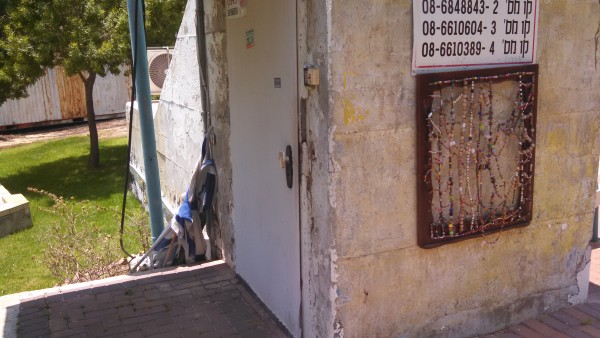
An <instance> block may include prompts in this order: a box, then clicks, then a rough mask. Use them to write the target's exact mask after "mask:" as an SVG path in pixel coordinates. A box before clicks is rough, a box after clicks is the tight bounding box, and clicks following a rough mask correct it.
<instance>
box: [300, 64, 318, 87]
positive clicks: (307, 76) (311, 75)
mask: <svg viewBox="0 0 600 338" xmlns="http://www.w3.org/2000/svg"><path fill="white" fill-rule="evenodd" d="M304 85H305V86H307V87H310V86H318V85H319V68H318V67H317V66H313V65H305V66H304Z"/></svg>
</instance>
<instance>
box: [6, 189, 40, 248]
mask: <svg viewBox="0 0 600 338" xmlns="http://www.w3.org/2000/svg"><path fill="white" fill-rule="evenodd" d="M32 226H33V223H32V222H31V212H30V210H29V201H28V200H27V199H26V198H25V196H23V195H22V194H15V195H11V194H10V193H9V192H8V190H6V188H4V187H3V186H2V185H0V237H4V236H8V235H10V234H12V233H14V232H17V231H19V230H23V229H27V228H31V227H32Z"/></svg>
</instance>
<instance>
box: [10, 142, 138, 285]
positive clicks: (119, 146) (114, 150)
mask: <svg viewBox="0 0 600 338" xmlns="http://www.w3.org/2000/svg"><path fill="white" fill-rule="evenodd" d="M88 153H89V138H88V137H71V138H67V139H62V140H56V141H48V142H40V143H34V144H30V145H24V146H20V147H16V148H8V149H3V150H0V184H2V185H3V186H4V187H5V188H6V189H8V191H10V192H11V193H12V194H17V193H21V194H23V195H25V197H26V198H27V199H28V200H29V202H30V209H31V216H32V220H33V227H32V228H30V229H27V230H24V231H20V232H18V233H15V234H12V235H10V236H7V237H4V238H0V296H2V295H6V294H10V293H15V292H21V291H27V290H35V289H41V288H47V287H52V286H54V285H56V284H57V283H60V282H61V281H60V280H59V279H57V278H55V277H53V276H52V274H51V273H50V271H49V270H48V268H46V267H45V266H44V265H43V264H42V263H41V260H43V259H44V257H43V254H42V253H43V249H44V246H45V245H46V244H47V243H45V242H44V239H45V238H49V236H50V235H51V234H49V232H50V231H51V228H52V225H53V224H54V223H55V222H56V221H58V220H59V217H58V216H57V215H54V214H52V213H50V212H48V211H45V210H43V208H47V207H49V206H51V205H52V204H53V202H52V200H51V199H50V198H49V197H47V196H45V195H40V194H38V193H34V192H30V191H28V190H27V188H28V187H33V188H36V189H41V190H45V191H48V192H50V193H53V194H56V195H58V196H62V197H64V198H65V199H68V203H74V204H75V205H77V203H79V201H82V200H89V201H90V203H91V204H92V205H98V206H100V207H102V210H100V211H98V212H95V213H94V215H92V216H91V217H90V223H95V224H96V225H97V226H99V227H100V228H101V229H102V230H103V231H106V233H107V234H110V235H111V236H112V238H113V239H114V241H116V242H117V243H118V240H119V235H118V233H119V220H118V217H115V212H114V210H117V209H118V210H120V206H121V203H122V196H123V184H124V179H125V177H124V175H125V166H126V162H127V159H126V157H127V139H126V138H113V139H105V140H100V165H101V168H99V169H90V168H88V166H87V159H88ZM71 198H72V199H71ZM127 204H128V210H135V211H137V212H138V213H139V212H140V210H141V209H142V207H141V205H140V204H139V203H138V201H137V200H136V199H135V198H131V195H130V198H128V203H127ZM40 208H41V209H40ZM104 209H112V210H113V211H108V210H104ZM143 215H144V217H147V216H146V215H145V213H143ZM145 224H148V222H147V221H146V222H145ZM80 226H85V224H81V225H80ZM125 226H126V227H127V223H126V224H125ZM117 247H118V244H117ZM125 247H126V248H127V249H128V250H129V251H130V252H139V251H140V250H141V246H140V244H139V241H138V240H136V239H134V238H133V237H132V236H126V238H125Z"/></svg>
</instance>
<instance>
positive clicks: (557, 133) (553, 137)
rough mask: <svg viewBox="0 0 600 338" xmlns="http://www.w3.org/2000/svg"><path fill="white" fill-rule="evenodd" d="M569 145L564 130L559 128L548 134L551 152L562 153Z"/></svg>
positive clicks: (548, 144) (548, 145)
mask: <svg viewBox="0 0 600 338" xmlns="http://www.w3.org/2000/svg"><path fill="white" fill-rule="evenodd" d="M566 144H567V135H566V133H565V130H564V129H563V128H559V127H558V126H557V127H555V128H553V129H552V130H550V131H549V132H548V139H547V145H546V146H547V147H548V149H549V150H550V151H553V152H557V151H562V150H564V148H565V145H566Z"/></svg>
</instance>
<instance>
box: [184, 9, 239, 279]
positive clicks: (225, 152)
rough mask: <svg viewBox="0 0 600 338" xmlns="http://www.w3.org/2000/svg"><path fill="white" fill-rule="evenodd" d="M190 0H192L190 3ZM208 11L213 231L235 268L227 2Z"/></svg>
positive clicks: (220, 249)
mask: <svg viewBox="0 0 600 338" xmlns="http://www.w3.org/2000/svg"><path fill="white" fill-rule="evenodd" d="M190 1H191V0H190ZM204 9H205V11H206V15H205V18H206V25H205V27H206V54H207V63H208V70H207V71H208V74H207V78H208V93H209V101H210V102H209V112H210V114H209V118H210V122H211V125H212V126H213V128H214V132H215V144H214V151H215V163H216V167H217V175H218V176H217V179H218V182H217V186H218V190H217V214H218V217H219V224H218V228H215V229H214V231H213V232H211V234H210V236H211V238H214V241H215V244H216V246H217V250H218V252H219V253H220V257H222V258H223V259H225V261H226V262H227V264H229V265H230V266H231V267H235V240H234V239H235V236H234V231H233V220H232V208H233V205H232V204H233V202H232V201H233V198H232V196H233V193H232V191H231V180H232V174H231V151H230V148H229V145H230V142H229V135H230V134H231V126H230V124H229V85H228V82H227V81H228V80H227V53H226V48H227V46H226V35H225V2H224V1H219V0H206V1H204Z"/></svg>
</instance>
